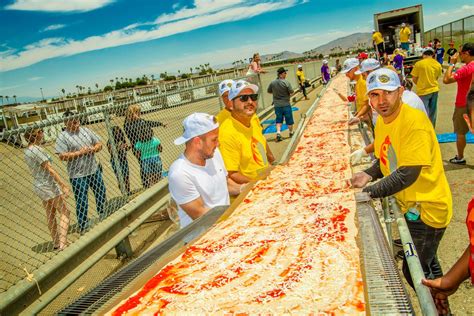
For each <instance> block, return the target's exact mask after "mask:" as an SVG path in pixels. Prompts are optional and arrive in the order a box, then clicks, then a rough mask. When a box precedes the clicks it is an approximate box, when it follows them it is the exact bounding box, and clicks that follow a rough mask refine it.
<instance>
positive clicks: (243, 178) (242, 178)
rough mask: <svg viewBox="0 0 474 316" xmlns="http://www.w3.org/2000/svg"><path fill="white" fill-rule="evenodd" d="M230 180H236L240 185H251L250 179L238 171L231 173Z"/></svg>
mask: <svg viewBox="0 0 474 316" xmlns="http://www.w3.org/2000/svg"><path fill="white" fill-rule="evenodd" d="M229 178H231V179H232V180H234V181H235V182H236V183H238V184H244V183H249V182H250V179H249V178H248V177H246V176H244V175H243V174H241V173H240V172H238V171H229Z"/></svg>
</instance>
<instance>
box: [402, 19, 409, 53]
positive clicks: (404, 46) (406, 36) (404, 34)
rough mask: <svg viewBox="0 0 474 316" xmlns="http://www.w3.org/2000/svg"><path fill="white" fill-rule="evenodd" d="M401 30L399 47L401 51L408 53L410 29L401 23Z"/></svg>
mask: <svg viewBox="0 0 474 316" xmlns="http://www.w3.org/2000/svg"><path fill="white" fill-rule="evenodd" d="M401 26H402V28H401V29H400V46H401V47H402V49H403V50H406V51H408V50H409V49H410V34H411V30H410V28H409V27H408V26H407V25H406V24H405V23H402V25H401Z"/></svg>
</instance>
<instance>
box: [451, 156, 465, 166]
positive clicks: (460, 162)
mask: <svg viewBox="0 0 474 316" xmlns="http://www.w3.org/2000/svg"><path fill="white" fill-rule="evenodd" d="M449 162H450V163H453V164H455V165H465V164H466V159H464V158H461V159H459V158H458V156H457V155H456V156H454V158H451V159H449Z"/></svg>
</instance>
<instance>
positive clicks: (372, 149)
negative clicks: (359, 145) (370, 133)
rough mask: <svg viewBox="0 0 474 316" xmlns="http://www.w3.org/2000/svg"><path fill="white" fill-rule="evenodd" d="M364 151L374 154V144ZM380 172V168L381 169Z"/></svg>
mask: <svg viewBox="0 0 474 316" xmlns="http://www.w3.org/2000/svg"><path fill="white" fill-rule="evenodd" d="M364 150H365V152H366V153H367V154H370V153H373V152H374V143H372V144H368V145H367V146H365V148H364ZM379 170H380V168H379Z"/></svg>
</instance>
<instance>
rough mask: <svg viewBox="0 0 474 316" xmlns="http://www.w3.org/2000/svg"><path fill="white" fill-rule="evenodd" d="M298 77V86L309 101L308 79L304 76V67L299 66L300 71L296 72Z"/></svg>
mask: <svg viewBox="0 0 474 316" xmlns="http://www.w3.org/2000/svg"><path fill="white" fill-rule="evenodd" d="M280 69H282V68H280ZM285 76H286V75H285ZM296 77H297V78H298V84H299V86H300V90H301V92H303V96H304V99H305V100H309V98H308V95H307V94H306V78H305V76H304V71H303V65H298V70H297V71H296Z"/></svg>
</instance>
